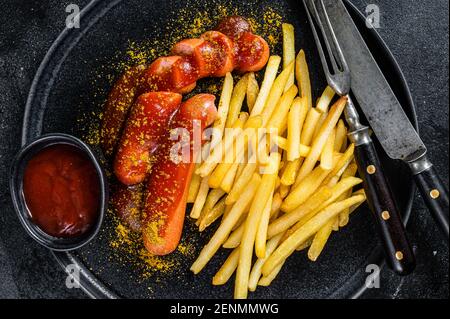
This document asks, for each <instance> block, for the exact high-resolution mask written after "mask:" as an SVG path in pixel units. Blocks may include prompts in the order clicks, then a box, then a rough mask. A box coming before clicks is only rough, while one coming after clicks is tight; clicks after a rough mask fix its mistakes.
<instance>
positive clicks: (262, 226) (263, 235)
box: [255, 185, 275, 258]
mask: <svg viewBox="0 0 450 319" xmlns="http://www.w3.org/2000/svg"><path fill="white" fill-rule="evenodd" d="M274 188H275V185H274ZM273 195H274V190H272V193H271V194H270V196H269V198H268V199H267V203H266V205H265V206H264V209H263V211H262V213H261V217H260V219H261V220H260V222H259V225H258V229H257V231H256V239H255V253H256V257H258V258H264V257H265V256H266V240H267V227H268V226H269V220H270V213H271V211H272V200H273Z"/></svg>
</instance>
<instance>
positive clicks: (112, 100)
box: [100, 65, 145, 157]
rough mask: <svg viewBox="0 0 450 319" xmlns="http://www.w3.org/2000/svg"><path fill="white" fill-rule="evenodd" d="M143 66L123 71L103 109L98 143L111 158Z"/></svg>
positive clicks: (140, 82) (138, 84)
mask: <svg viewBox="0 0 450 319" xmlns="http://www.w3.org/2000/svg"><path fill="white" fill-rule="evenodd" d="M144 70H145V66H144V65H137V66H135V67H132V68H130V69H128V70H127V71H125V72H124V73H123V74H122V75H121V76H120V77H119V79H118V80H117V81H116V82H115V83H114V85H113V87H112V89H111V92H110V93H109V96H108V100H107V102H106V104H105V107H104V109H103V120H102V124H101V129H100V140H101V141H100V142H101V146H102V149H103V152H104V153H105V155H106V156H107V157H109V156H111V155H112V154H113V153H114V151H115V148H116V145H117V143H118V142H119V139H120V134H121V133H122V129H123V126H124V123H125V120H126V119H127V116H128V112H129V110H130V108H131V106H132V105H133V102H134V100H135V99H136V97H137V91H138V90H139V88H140V86H141V85H142V82H143V77H142V74H143V71H144Z"/></svg>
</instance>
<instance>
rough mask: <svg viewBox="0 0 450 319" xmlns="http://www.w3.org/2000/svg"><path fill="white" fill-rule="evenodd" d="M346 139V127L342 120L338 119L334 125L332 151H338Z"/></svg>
mask: <svg viewBox="0 0 450 319" xmlns="http://www.w3.org/2000/svg"><path fill="white" fill-rule="evenodd" d="M345 140H347V128H346V127H345V124H344V121H343V120H339V122H338V124H337V126H336V138H335V140H334V151H335V152H340V151H341V149H342V145H344V141H345Z"/></svg>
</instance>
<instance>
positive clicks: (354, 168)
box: [339, 163, 358, 227]
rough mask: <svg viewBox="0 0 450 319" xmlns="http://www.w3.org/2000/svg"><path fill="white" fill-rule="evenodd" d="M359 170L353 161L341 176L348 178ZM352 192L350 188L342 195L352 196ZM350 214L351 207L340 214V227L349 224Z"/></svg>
mask: <svg viewBox="0 0 450 319" xmlns="http://www.w3.org/2000/svg"><path fill="white" fill-rule="evenodd" d="M357 172H358V166H357V165H356V164H355V163H351V164H350V165H349V166H348V167H347V169H346V170H345V171H344V173H343V174H342V177H341V178H347V177H353V176H355V175H356V173H357ZM351 194H352V190H351V189H349V190H348V191H347V192H346V193H344V194H343V195H341V197H344V196H345V197H350V196H351ZM349 215H350V209H345V210H344V211H343V212H342V213H341V214H340V215H339V227H344V226H346V225H347V224H348V221H349Z"/></svg>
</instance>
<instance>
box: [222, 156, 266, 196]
mask: <svg viewBox="0 0 450 319" xmlns="http://www.w3.org/2000/svg"><path fill="white" fill-rule="evenodd" d="M257 167H258V164H257V163H256V154H254V155H252V157H251V158H250V160H249V162H248V163H247V164H246V165H245V168H244V170H243V171H242V173H241V175H240V176H239V177H238V178H237V180H236V181H235V182H234V184H233V187H232V188H231V191H230V192H229V193H228V196H227V199H226V200H225V203H226V204H227V205H231V204H234V203H235V202H236V201H237V200H238V199H239V196H241V194H242V192H243V190H244V188H245V187H246V186H247V184H248V183H249V181H250V180H251V178H252V176H253V174H254V173H255V171H256V168H257Z"/></svg>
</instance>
